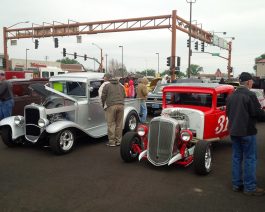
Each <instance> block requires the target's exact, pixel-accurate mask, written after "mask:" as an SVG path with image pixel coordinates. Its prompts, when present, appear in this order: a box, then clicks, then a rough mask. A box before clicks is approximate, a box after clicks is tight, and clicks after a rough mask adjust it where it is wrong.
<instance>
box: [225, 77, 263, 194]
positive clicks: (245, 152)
mask: <svg viewBox="0 0 265 212" xmlns="http://www.w3.org/2000/svg"><path fill="white" fill-rule="evenodd" d="M239 82H240V86H239V87H238V88H237V89H236V91H235V92H234V93H232V94H231V95H230V96H229V97H228V100H227V107H226V113H227V117H228V120H229V124H228V128H229V132H230V136H231V140H232V151H233V153H232V186H233V187H232V189H233V191H236V192H239V191H243V192H244V194H245V195H250V196H261V195H264V194H265V192H264V189H262V188H258V187H257V180H256V165H257V145H256V134H257V129H256V121H257V120H260V121H265V112H264V111H263V110H262V109H261V105H260V103H259V101H258V99H257V97H256V95H255V93H254V92H252V91H250V90H249V89H250V88H252V85H253V79H252V76H251V74H250V73H248V72H242V73H241V75H240V76H239ZM242 166H243V167H244V168H242Z"/></svg>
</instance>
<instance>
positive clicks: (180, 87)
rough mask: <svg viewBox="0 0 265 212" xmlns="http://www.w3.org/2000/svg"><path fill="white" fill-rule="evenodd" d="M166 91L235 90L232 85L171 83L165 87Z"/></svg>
mask: <svg viewBox="0 0 265 212" xmlns="http://www.w3.org/2000/svg"><path fill="white" fill-rule="evenodd" d="M162 85H163V84H162ZM163 90H164V91H174V90H190V91H195V90H203V91H207V90H208V91H210V92H211V93H212V92H214V91H222V90H230V91H232V90H234V87H233V86H232V85H225V84H219V83H171V84H168V86H166V87H164V89H163Z"/></svg>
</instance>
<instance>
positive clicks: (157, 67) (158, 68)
mask: <svg viewBox="0 0 265 212" xmlns="http://www.w3.org/2000/svg"><path fill="white" fill-rule="evenodd" d="M156 54H157V73H158V75H159V52H157V53H156Z"/></svg>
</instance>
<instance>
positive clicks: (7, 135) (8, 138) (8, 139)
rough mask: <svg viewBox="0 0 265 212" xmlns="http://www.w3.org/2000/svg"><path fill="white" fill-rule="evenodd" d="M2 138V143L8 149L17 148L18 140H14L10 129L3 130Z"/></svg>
mask: <svg viewBox="0 0 265 212" xmlns="http://www.w3.org/2000/svg"><path fill="white" fill-rule="evenodd" d="M1 137H2V141H3V143H4V144H5V145H7V146H8V147H16V146H18V143H17V142H16V140H12V131H11V128H10V127H2V128H1Z"/></svg>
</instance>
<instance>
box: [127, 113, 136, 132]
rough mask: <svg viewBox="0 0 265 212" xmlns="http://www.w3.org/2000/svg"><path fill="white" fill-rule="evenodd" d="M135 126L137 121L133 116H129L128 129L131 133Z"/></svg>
mask: <svg viewBox="0 0 265 212" xmlns="http://www.w3.org/2000/svg"><path fill="white" fill-rule="evenodd" d="M136 126H137V119H136V117H135V116H130V118H129V128H130V130H131V131H134V130H135V129H136Z"/></svg>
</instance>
